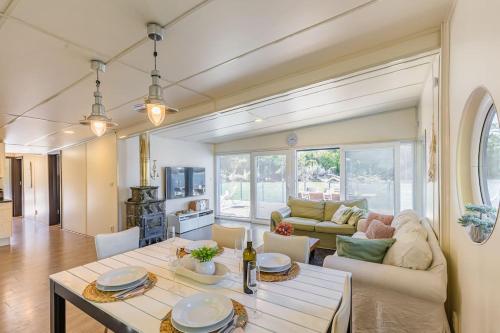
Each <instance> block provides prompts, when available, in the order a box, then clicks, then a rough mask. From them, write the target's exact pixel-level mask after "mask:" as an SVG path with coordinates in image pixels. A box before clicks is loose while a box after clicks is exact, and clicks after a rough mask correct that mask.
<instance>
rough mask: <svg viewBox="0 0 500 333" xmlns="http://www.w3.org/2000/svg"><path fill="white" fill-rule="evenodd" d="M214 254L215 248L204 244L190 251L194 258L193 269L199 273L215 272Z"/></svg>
mask: <svg viewBox="0 0 500 333" xmlns="http://www.w3.org/2000/svg"><path fill="white" fill-rule="evenodd" d="M216 254H217V249H216V248H212V247H206V246H204V247H200V248H198V249H195V250H193V251H191V257H193V258H194V259H196V262H195V266H194V269H195V271H196V272H197V273H200V274H206V275H213V274H214V273H215V263H214V262H213V258H214V257H215V255H216Z"/></svg>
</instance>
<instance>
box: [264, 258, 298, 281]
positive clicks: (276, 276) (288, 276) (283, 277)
mask: <svg viewBox="0 0 500 333" xmlns="http://www.w3.org/2000/svg"><path fill="white" fill-rule="evenodd" d="M299 273H300V266H299V264H297V263H296V262H294V263H293V264H292V267H290V269H289V270H288V271H285V272H281V273H267V272H262V271H261V272H260V278H259V281H264V282H280V281H288V280H292V279H295V278H296V277H297V276H298V275H299Z"/></svg>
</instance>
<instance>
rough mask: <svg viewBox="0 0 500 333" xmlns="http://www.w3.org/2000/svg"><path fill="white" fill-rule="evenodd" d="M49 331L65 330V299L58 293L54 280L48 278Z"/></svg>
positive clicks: (57, 332) (60, 331) (62, 331)
mask: <svg viewBox="0 0 500 333" xmlns="http://www.w3.org/2000/svg"><path fill="white" fill-rule="evenodd" d="M50 332H51V333H64V332H66V300H65V299H64V298H63V297H61V296H60V295H58V294H57V293H56V290H55V282H54V281H52V280H50Z"/></svg>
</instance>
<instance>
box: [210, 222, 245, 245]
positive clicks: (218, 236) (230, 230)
mask: <svg viewBox="0 0 500 333" xmlns="http://www.w3.org/2000/svg"><path fill="white" fill-rule="evenodd" d="M245 230H246V229H245V228H244V227H223V226H221V225H218V224H213V225H212V239H213V240H214V241H216V242H217V244H218V245H219V246H222V247H227V248H230V249H234V242H235V241H236V240H237V239H239V240H241V242H242V246H243V242H244V241H245Z"/></svg>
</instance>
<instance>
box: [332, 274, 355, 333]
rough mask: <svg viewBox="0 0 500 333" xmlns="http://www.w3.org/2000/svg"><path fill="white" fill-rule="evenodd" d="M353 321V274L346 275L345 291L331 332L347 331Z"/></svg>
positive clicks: (342, 332) (341, 332)
mask: <svg viewBox="0 0 500 333" xmlns="http://www.w3.org/2000/svg"><path fill="white" fill-rule="evenodd" d="M350 322H351V276H350V275H349V276H346V279H345V283H344V293H343V294H342V301H341V302H340V306H339V309H338V310H337V313H335V316H333V321H332V331H331V333H347V332H348V330H349V323H350Z"/></svg>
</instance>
